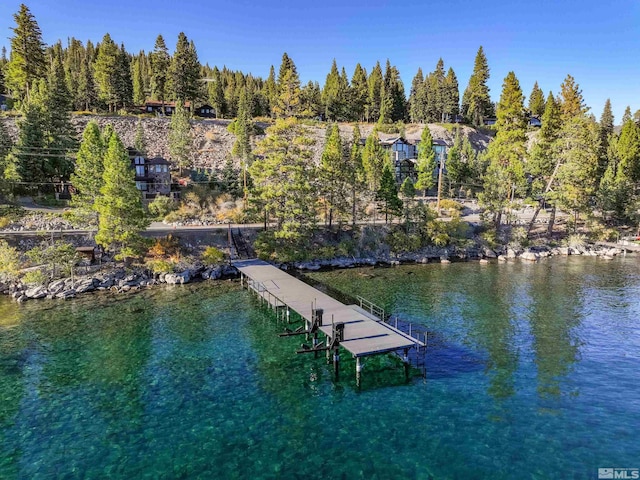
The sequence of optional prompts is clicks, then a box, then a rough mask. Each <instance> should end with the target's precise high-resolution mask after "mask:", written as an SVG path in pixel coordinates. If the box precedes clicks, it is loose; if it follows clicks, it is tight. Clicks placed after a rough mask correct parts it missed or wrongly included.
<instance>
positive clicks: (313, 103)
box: [300, 80, 324, 118]
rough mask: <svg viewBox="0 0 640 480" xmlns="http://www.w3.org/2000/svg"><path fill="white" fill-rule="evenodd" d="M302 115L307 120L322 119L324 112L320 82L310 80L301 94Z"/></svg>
mask: <svg viewBox="0 0 640 480" xmlns="http://www.w3.org/2000/svg"><path fill="white" fill-rule="evenodd" d="M300 111H301V112H300V115H301V116H302V117H306V118H316V117H320V116H321V115H322V114H323V112H324V109H323V106H322V93H321V92H320V85H319V84H318V82H312V81H311V80H309V83H307V84H306V85H305V86H304V87H302V90H301V92H300Z"/></svg>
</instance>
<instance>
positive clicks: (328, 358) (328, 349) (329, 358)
mask: <svg viewBox="0 0 640 480" xmlns="http://www.w3.org/2000/svg"><path fill="white" fill-rule="evenodd" d="M325 341H326V342H327V347H329V346H330V345H331V337H330V336H328V335H327V338H325ZM326 352H327V365H329V364H330V363H331V348H327V350H326Z"/></svg>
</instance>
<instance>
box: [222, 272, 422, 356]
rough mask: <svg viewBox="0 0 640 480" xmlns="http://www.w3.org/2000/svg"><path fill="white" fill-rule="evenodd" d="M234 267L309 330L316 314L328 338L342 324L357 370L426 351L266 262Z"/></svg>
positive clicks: (359, 310)
mask: <svg viewBox="0 0 640 480" xmlns="http://www.w3.org/2000/svg"><path fill="white" fill-rule="evenodd" d="M233 265H234V266H235V267H236V268H237V269H238V270H239V271H240V274H241V277H242V281H243V284H244V283H246V284H247V286H248V287H249V288H251V289H252V290H253V291H255V292H256V293H257V294H258V295H260V296H261V297H262V298H263V299H265V300H266V301H268V302H269V305H270V306H272V307H273V308H276V309H277V308H285V309H291V310H293V311H295V312H296V313H297V314H299V315H300V316H301V317H302V318H304V320H305V322H306V323H307V326H308V327H310V326H311V325H312V324H313V322H314V313H315V314H316V317H315V318H317V312H321V314H320V325H319V330H320V331H321V332H322V333H324V334H325V335H326V336H327V337H328V338H331V337H332V336H333V335H334V333H335V330H334V327H335V325H337V324H340V323H341V324H343V325H344V330H343V335H342V338H341V340H340V346H341V347H343V348H344V349H345V350H347V351H348V352H349V353H351V355H353V357H354V358H356V359H357V365H358V366H359V364H360V362H359V359H360V358H361V357H366V356H370V355H378V354H382V353H388V352H395V351H398V350H404V351H405V352H407V351H408V350H409V349H410V348H420V347H425V344H424V343H423V342H421V341H419V340H417V339H416V338H414V337H412V336H410V335H408V334H406V333H404V332H402V331H400V330H398V329H396V328H394V327H393V326H391V325H388V324H386V323H384V322H383V321H381V320H384V319H380V318H377V317H376V316H374V315H372V314H371V313H369V312H367V311H365V310H364V309H362V308H361V307H359V306H358V305H345V304H343V303H341V302H339V301H338V300H335V299H334V298H332V297H330V296H329V295H327V294H325V293H323V292H320V291H319V290H316V289H315V288H313V287H312V286H310V285H307V284H306V283H304V282H303V281H301V280H299V279H297V278H295V277H293V276H291V275H289V274H288V273H286V272H284V271H282V270H280V269H279V268H277V267H275V266H273V265H271V264H269V263H267V262H264V261H262V260H241V261H236V262H234V263H233Z"/></svg>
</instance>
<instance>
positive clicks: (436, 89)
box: [429, 58, 446, 122]
mask: <svg viewBox="0 0 640 480" xmlns="http://www.w3.org/2000/svg"><path fill="white" fill-rule="evenodd" d="M445 79H446V77H445V73H444V61H443V60H442V58H440V59H438V63H437V65H436V69H435V70H434V71H433V72H432V73H431V74H430V75H429V82H430V87H431V92H432V96H431V101H432V103H433V106H432V109H433V112H434V116H433V120H435V121H436V122H443V121H444V120H445V109H446V107H445V103H446V85H445Z"/></svg>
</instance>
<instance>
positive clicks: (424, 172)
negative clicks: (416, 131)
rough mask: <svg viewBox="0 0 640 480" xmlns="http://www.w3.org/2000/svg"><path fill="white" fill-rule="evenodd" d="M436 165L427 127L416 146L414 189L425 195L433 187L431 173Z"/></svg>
mask: <svg viewBox="0 0 640 480" xmlns="http://www.w3.org/2000/svg"><path fill="white" fill-rule="evenodd" d="M436 167H437V165H436V152H435V151H434V150H433V137H432V136H431V131H430V130H429V127H428V126H427V125H425V126H424V128H423V129H422V134H421V135H420V143H419V144H418V164H417V170H418V172H417V173H418V180H417V181H416V184H415V187H416V188H417V189H419V190H424V193H425V195H426V194H427V190H429V189H430V188H431V187H433V186H434V185H435V181H434V179H433V172H434V171H435V169H436Z"/></svg>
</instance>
